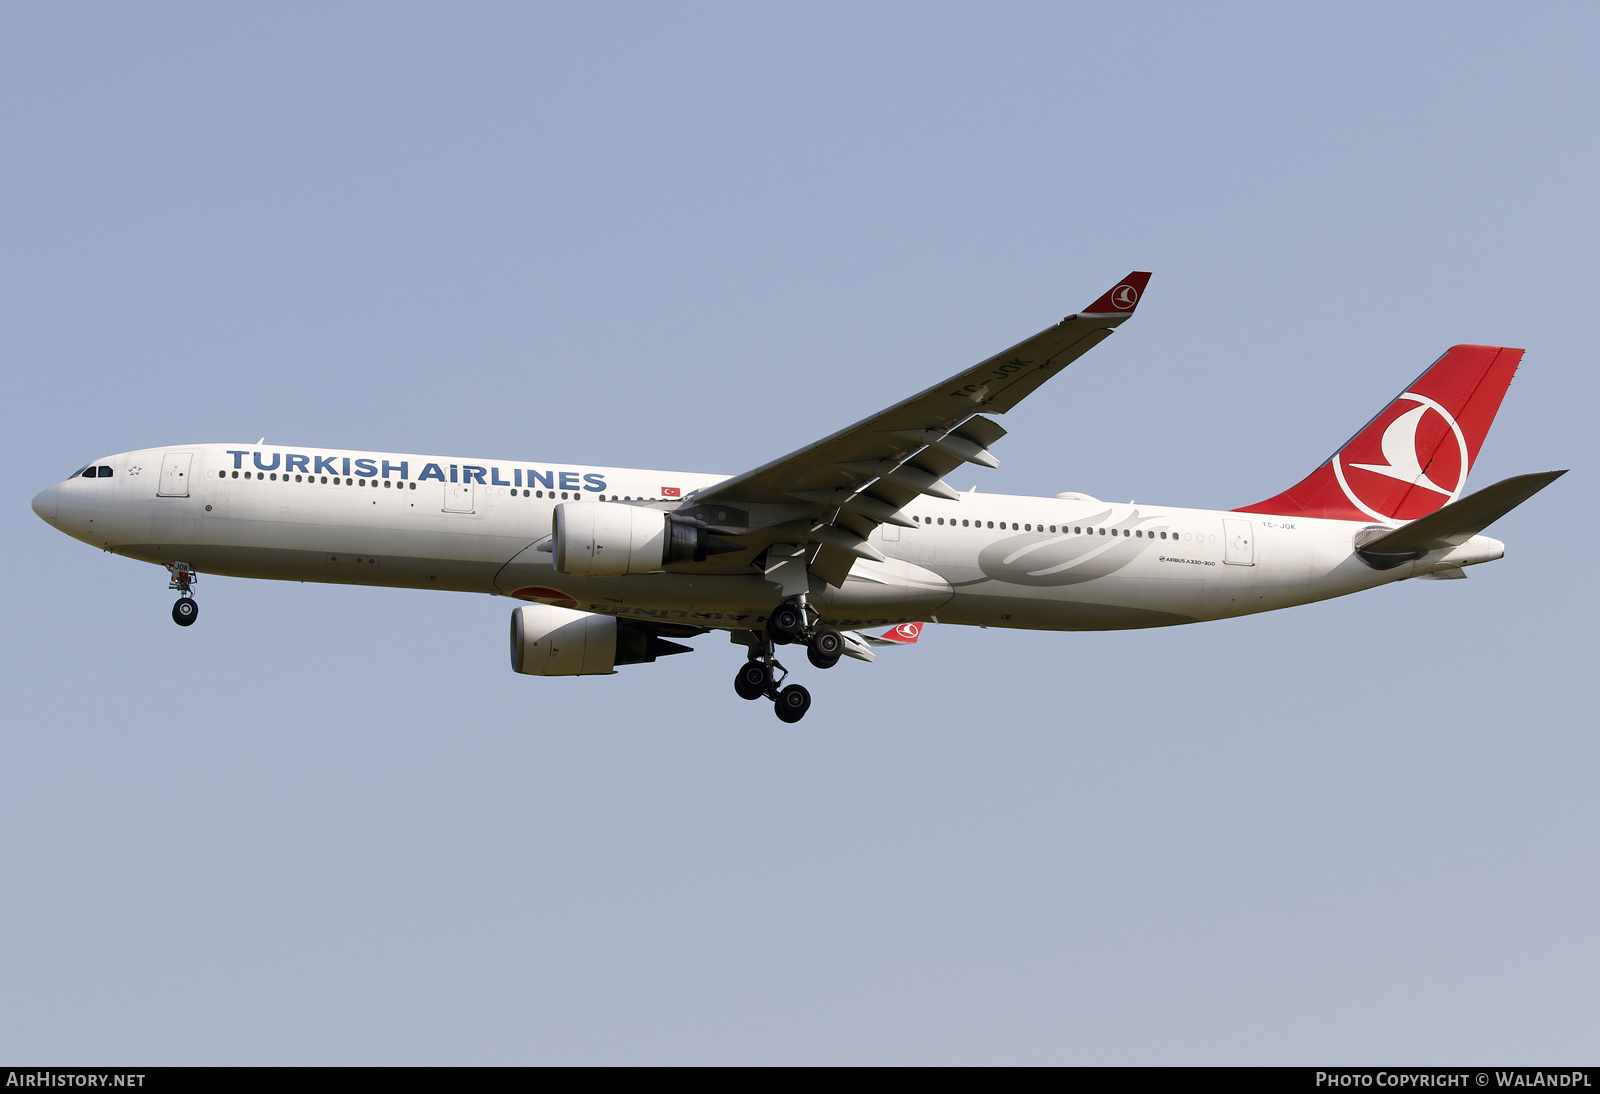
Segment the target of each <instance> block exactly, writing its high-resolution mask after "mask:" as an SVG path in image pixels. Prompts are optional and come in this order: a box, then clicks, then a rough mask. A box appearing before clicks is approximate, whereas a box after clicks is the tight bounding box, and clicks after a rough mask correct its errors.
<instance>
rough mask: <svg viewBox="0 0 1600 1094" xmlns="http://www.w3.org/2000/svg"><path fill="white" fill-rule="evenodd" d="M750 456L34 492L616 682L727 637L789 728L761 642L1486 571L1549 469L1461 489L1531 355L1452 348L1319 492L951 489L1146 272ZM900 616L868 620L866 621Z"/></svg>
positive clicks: (108, 460) (84, 535)
mask: <svg viewBox="0 0 1600 1094" xmlns="http://www.w3.org/2000/svg"><path fill="white" fill-rule="evenodd" d="M1149 278H1150V275H1149V274H1147V273H1132V274H1129V275H1128V277H1127V278H1126V279H1125V280H1123V281H1121V282H1118V284H1117V285H1116V286H1115V287H1114V288H1112V289H1111V290H1110V291H1109V292H1107V293H1106V294H1105V295H1104V296H1102V297H1100V299H1098V300H1096V301H1095V302H1094V303H1093V304H1091V305H1089V307H1088V308H1086V309H1085V310H1084V311H1081V312H1079V313H1077V314H1075V315H1069V316H1067V317H1066V318H1065V319H1063V320H1061V322H1059V323H1057V324H1055V325H1054V326H1052V327H1050V328H1049V329H1047V330H1045V331H1043V332H1042V333H1040V334H1037V335H1035V336H1033V337H1032V338H1029V339H1027V340H1026V341H1024V342H1021V343H1019V344H1017V345H1015V346H1013V347H1011V348H1010V349H1008V350H1006V351H1005V352H1004V353H1001V354H997V355H996V356H994V357H991V358H990V359H989V360H987V361H984V362H982V363H981V364H978V365H975V366H973V367H972V368H970V369H967V370H966V371H965V372H962V373H961V374H959V375H957V376H954V377H952V378H951V379H949V380H946V381H945V382H944V383H941V384H936V385H934V386H933V387H931V388H929V389H928V390H926V391H924V392H922V393H921V394H920V395H914V396H912V397H911V398H909V399H906V400H905V401H904V402H901V403H897V404H896V405H894V406H892V407H890V408H889V409H887V410H885V411H883V412H881V413H879V414H875V415H873V416H872V417H870V418H867V419H866V420H864V421H861V422H858V423H857V424H855V425H853V426H851V427H849V428H848V429H844V430H841V431H840V432H838V433H835V434H833V435H832V436H830V437H826V438H824V439H823V440H820V441H818V442H816V443H815V444H812V445H808V446H807V447H805V448H802V449H800V450H799V451H798V452H793V453H791V454H789V455H787V456H784V457H783V458H781V459H778V460H774V461H773V462H771V463H769V464H766V465H765V466H763V467H758V468H756V469H754V470H753V471H747V472H745V473H744V474H742V475H735V476H733V477H732V478H728V477H726V476H722V475H702V474H686V473H679V472H671V471H639V470H630V469H624V468H614V467H586V466H571V465H565V464H548V463H529V462H527V461H521V460H490V459H474V458H470V457H456V456H425V455H417V454H415V453H393V452H350V451H343V450H338V449H327V448H311V447H294V448H290V447H288V446H282V445H266V444H263V443H260V442H258V443H257V444H254V445H251V444H188V445H170V446H166V447H162V448H150V449H145V450H143V451H138V452H124V453H122V454H121V455H116V456H106V457H103V458H101V459H98V460H96V461H95V462H94V463H93V464H91V465H89V466H88V467H86V468H83V469H82V470H80V471H78V472H76V473H75V474H74V475H73V476H72V477H71V478H69V479H67V480H65V481H64V482H61V483H58V484H56V485H55V486H51V487H49V488H47V489H46V490H44V491H43V492H41V493H40V494H39V495H38V496H37V497H36V498H34V499H33V508H34V511H35V512H37V513H38V514H39V515H40V516H41V517H43V518H44V519H45V520H46V521H48V522H50V523H51V524H52V525H54V526H55V527H57V528H59V529H60V530H61V531H63V532H66V533H67V534H68V535H70V536H74V537H76V538H77V539H81V540H83V541H84V542H85V543H90V544H93V545H94V546H96V547H100V548H103V549H105V550H107V551H111V552H113V553H115V554H120V555H127V556H128V557H130V558H136V559H140V560H142V561H145V562H153V563H155V564H157V565H160V566H164V567H166V568H167V570H168V571H169V572H170V575H171V577H170V587H171V588H174V589H176V590H177V591H178V593H179V598H178V601H177V603H176V604H175V605H174V606H173V610H172V617H173V619H174V620H176V621H177V622H178V623H179V624H180V625H183V626H189V625H190V624H192V623H193V622H194V621H195V618H196V616H197V613H198V610H199V609H198V606H197V605H196V603H195V600H194V596H193V586H194V583H195V579H196V575H197V574H199V573H211V574H226V575H230V576H234V577H261V578H276V579H279V580H285V581H327V582H344V583H347V584H358V585H388V586H395V587H401V588H411V589H453V590H460V591H468V592H482V593H498V594H502V595H505V596H510V597H515V598H516V599H518V600H522V601H527V603H526V604H523V605H520V606H518V607H517V608H516V609H514V610H513V611H512V613H511V667H512V668H513V669H514V670H516V671H517V672H520V673H527V674H529V675H533V676H584V675H595V674H606V673H611V672H614V671H615V670H616V667H617V666H619V665H633V664H639V663H642V662H650V661H655V660H656V659H657V658H658V657H662V656H665V655H667V654H674V653H684V652H688V647H686V646H683V645H680V644H679V643H678V642H675V641H673V639H682V638H688V637H691V636H694V635H698V634H703V633H705V632H707V631H711V630H723V631H727V632H729V635H730V636H731V638H732V639H733V641H734V642H735V643H737V644H740V645H743V646H744V647H746V650H747V651H748V656H747V659H746V661H745V663H744V665H743V667H741V668H740V669H739V672H738V674H737V676H736V678H735V680H734V689H735V690H736V691H737V692H738V694H739V695H740V696H742V697H743V698H745V699H760V698H766V699H769V700H772V702H773V704H774V707H775V709H776V711H777V714H778V717H779V718H781V719H783V720H784V721H786V722H795V721H798V720H799V719H800V718H801V717H803V716H804V715H805V712H806V710H807V708H808V707H809V706H810V705H811V696H810V693H809V692H808V691H807V690H806V689H805V688H804V687H803V686H801V685H799V684H789V685H788V686H786V687H785V686H783V684H784V680H785V677H787V675H788V670H786V669H785V668H784V667H783V666H782V665H780V664H779V663H778V660H777V658H776V656H775V654H776V652H777V651H778V649H779V647H783V646H787V645H792V644H803V645H804V647H805V650H806V656H807V658H808V659H809V660H810V662H811V663H812V664H813V665H814V666H816V667H817V668H820V669H826V668H831V667H832V666H834V665H835V664H837V663H838V661H839V659H840V658H841V657H844V656H849V657H854V658H857V659H859V660H863V661H871V660H872V659H873V656H874V650H875V648H878V647H882V646H885V645H894V644H901V645H907V644H910V643H914V642H915V641H916V640H917V636H918V634H919V632H920V628H921V622H920V621H922V620H933V621H936V622H940V623H959V624H968V625H973V626H981V627H1019V628H1026V629H1033V630H1115V629H1124V628H1131V627H1166V626H1172V625H1175V624H1179V623H1197V622H1200V621H1202V620H1208V619H1222V618H1225V617H1228V616H1235V615H1245V614H1248V613H1251V612H1264V611H1270V610H1272V609H1275V608H1286V607H1289V606H1290V605H1292V604H1305V603H1309V602H1311V601H1314V600H1326V599H1327V598H1329V597H1334V596H1343V595H1344V594H1346V593H1353V592H1357V591H1359V590H1362V589H1370V588H1373V587H1374V586H1377V585H1385V584H1388V583H1389V582H1391V581H1401V580H1404V579H1406V578H1412V577H1429V578H1459V577H1462V576H1464V575H1463V573H1462V568H1463V567H1466V566H1472V565H1476V564H1477V563H1480V562H1489V561H1492V560H1494V559H1497V558H1500V557H1501V555H1502V554H1503V553H1504V547H1503V545H1502V544H1501V543H1500V542H1499V541H1497V540H1493V539H1490V538H1489V537H1487V536H1484V535H1481V534H1480V533H1481V532H1482V531H1483V529H1484V528H1486V527H1488V526H1489V524H1490V523H1491V522H1492V521H1494V520H1496V519H1497V518H1499V517H1501V516H1503V515H1504V514H1505V513H1507V512H1509V511H1510V510H1511V509H1513V508H1515V507H1516V506H1517V505H1520V504H1521V503H1522V502H1524V501H1526V500H1527V499H1528V498H1530V497H1532V496H1533V495H1534V494H1535V493H1536V492H1538V491H1539V490H1541V489H1543V488H1544V487H1545V486H1547V485H1549V483H1551V482H1552V481H1554V480H1555V479H1556V478H1557V477H1558V476H1559V475H1561V474H1563V472H1561V471H1548V472H1543V473H1540V474H1532V475H1519V476H1516V477H1515V478H1510V479H1506V480H1505V481H1503V482H1498V483H1495V484H1494V485H1493V486H1490V487H1487V488H1486V489H1483V490H1480V491H1478V492H1477V493H1474V494H1469V495H1467V496H1465V497H1463V496H1462V490H1463V488H1464V487H1465V485H1466V481H1467V473H1468V471H1470V470H1471V467H1472V461H1473V459H1474V458H1476V456H1477V454H1478V449H1479V447H1480V446H1481V445H1482V444H1483V440H1484V437H1485V435H1486V434H1487V433H1488V431H1489V425H1490V423H1491V422H1493V420H1494V416H1495V412H1496V411H1497V410H1498V409H1499V407H1500V401H1501V399H1502V398H1503V397H1504V395H1505V392H1506V388H1507V386H1508V385H1509V384H1510V383H1511V377H1512V374H1513V373H1515V372H1516V369H1517V364H1518V362H1519V361H1520V360H1521V359H1522V351H1521V350H1519V349H1503V348H1500V347H1496V346H1455V347H1453V348H1452V349H1450V350H1448V351H1447V352H1446V353H1445V354H1444V356H1442V357H1440V358H1439V359H1438V360H1437V361H1435V362H1434V363H1433V365H1432V366H1431V367H1430V368H1429V369H1428V370H1427V371H1426V372H1424V373H1423V374H1422V375H1421V376H1420V377H1418V378H1417V380H1416V381H1415V382H1414V383H1412V384H1411V385H1410V386H1409V387H1407V388H1406V389H1405V391H1403V392H1402V393H1401V394H1400V396H1399V397H1398V398H1396V399H1395V400H1394V401H1393V402H1392V403H1390V404H1389V406H1388V407H1387V408H1385V409H1384V410H1383V412H1382V413H1380V414H1379V415H1378V416H1377V417H1376V418H1374V419H1372V421H1371V422H1369V423H1368V424H1367V425H1366V426H1365V427H1364V428H1363V429H1362V430H1361V431H1360V432H1359V433H1357V434H1356V435H1355V437H1354V438H1353V439H1352V440H1351V441H1350V442H1349V443H1348V444H1346V445H1345V446H1344V447H1343V448H1341V449H1339V451H1337V452H1335V453H1334V454H1333V456H1332V457H1330V458H1329V460H1328V461H1327V462H1326V463H1324V464H1323V465H1322V466H1321V467H1319V468H1317V469H1316V470H1315V471H1313V472H1312V473H1311V475H1310V476H1309V477H1307V478H1306V479H1305V480H1304V481H1302V482H1300V483H1298V484H1297V485H1295V486H1293V487H1290V488H1289V489H1288V490H1286V491H1284V492H1283V493H1281V494H1279V495H1277V496H1276V497H1273V498H1269V499H1267V500H1266V501H1261V502H1257V503H1256V504H1254V505H1246V506H1244V507H1243V508H1240V509H1234V510H1230V511H1225V512H1219V511H1213V510H1205V509H1180V508H1176V507H1173V506H1168V505H1135V504H1133V503H1132V502H1129V503H1128V504H1126V505H1122V504H1116V503H1113V502H1103V501H1099V500H1097V499H1095V498H1091V497H1088V496H1087V495H1084V494H1072V493H1069V494H1057V495H1056V496H1055V497H1053V498H1035V497H1015V496H1007V495H1003V494H979V493H977V492H976V489H974V490H973V491H971V492H969V493H965V494H962V493H957V492H956V491H955V490H952V489H951V488H950V487H949V486H947V485H946V484H945V482H944V481H943V478H944V476H945V475H947V474H949V473H950V472H951V471H953V470H955V469H956V468H957V467H959V466H960V465H961V464H963V463H972V464H978V465H980V466H982V467H996V466H998V464H997V463H996V461H995V458H994V457H993V456H992V455H990V454H989V449H990V448H991V447H992V446H993V445H994V443H995V442H996V441H998V440H999V439H1000V438H1001V437H1002V436H1004V434H1005V432H1006V431H1005V430H1004V429H1003V428H1002V427H1001V426H1000V425H999V424H998V423H996V422H995V420H994V418H993V417H991V415H996V414H1004V413H1005V412H1006V411H1008V410H1010V409H1011V408H1012V407H1014V406H1016V405H1017V404H1018V403H1019V402H1021V401H1022V400H1023V399H1024V398H1026V397H1027V396H1028V395H1030V394H1032V393H1033V392H1034V391H1035V390H1036V389H1038V388H1039V387H1040V386H1041V385H1042V384H1043V383H1044V382H1045V381H1046V380H1049V379H1050V378H1051V377H1052V376H1054V375H1056V374H1057V373H1058V372H1060V371H1061V370H1062V369H1064V368H1066V367H1067V366H1068V365H1069V364H1071V363H1072V362H1073V361H1075V360H1076V359H1077V358H1078V357H1079V356H1081V355H1082V354H1084V353H1086V352H1088V351H1089V350H1090V349H1091V348H1093V347H1094V346H1095V345H1097V344H1099V343H1100V342H1102V341H1104V340H1105V339H1106V338H1107V337H1108V336H1109V335H1110V334H1111V332H1112V331H1113V330H1115V329H1116V328H1117V326H1118V325H1119V324H1121V323H1122V322H1124V321H1125V320H1126V319H1127V318H1128V317H1129V316H1131V315H1132V314H1133V312H1134V309H1135V307H1137V305H1138V303H1139V298H1140V297H1141V295H1143V293H1144V289H1145V285H1146V283H1147V282H1148V281H1149ZM885 626H887V627H888V628H889V629H888V630H887V631H885V632H884V633H882V634H868V633H865V632H866V630H867V629H868V628H871V629H873V630H877V629H878V628H881V627H885Z"/></svg>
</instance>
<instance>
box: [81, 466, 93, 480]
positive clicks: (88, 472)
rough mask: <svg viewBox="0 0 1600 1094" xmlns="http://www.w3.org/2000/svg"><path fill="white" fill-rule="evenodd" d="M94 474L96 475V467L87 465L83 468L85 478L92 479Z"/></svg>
mask: <svg viewBox="0 0 1600 1094" xmlns="http://www.w3.org/2000/svg"><path fill="white" fill-rule="evenodd" d="M94 475H95V469H94V468H92V467H85V468H84V469H83V477H84V478H86V479H92V478H94Z"/></svg>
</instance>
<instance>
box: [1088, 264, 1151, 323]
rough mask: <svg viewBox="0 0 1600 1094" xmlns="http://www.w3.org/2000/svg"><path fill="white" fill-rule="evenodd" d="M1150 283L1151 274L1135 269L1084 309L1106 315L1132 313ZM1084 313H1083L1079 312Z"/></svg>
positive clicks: (1095, 313)
mask: <svg viewBox="0 0 1600 1094" xmlns="http://www.w3.org/2000/svg"><path fill="white" fill-rule="evenodd" d="M1149 283H1150V274H1149V272H1148V271H1145V270H1135V271H1133V273H1131V274H1129V275H1128V276H1127V277H1124V278H1123V279H1122V280H1121V281H1119V282H1117V284H1116V286H1115V287H1114V288H1113V289H1112V290H1111V291H1110V292H1108V293H1106V294H1105V295H1104V296H1102V297H1101V298H1100V299H1099V300H1096V301H1095V302H1094V303H1093V304H1090V305H1089V306H1088V307H1087V308H1084V309H1083V311H1084V312H1087V313H1090V314H1094V315H1104V314H1106V313H1110V314H1112V315H1118V314H1121V315H1131V314H1133V309H1134V308H1137V307H1138V306H1139V298H1140V297H1141V296H1143V295H1144V287H1145V286H1146V285H1148V284H1149ZM1079 314H1083V313H1081V312H1080V313H1079Z"/></svg>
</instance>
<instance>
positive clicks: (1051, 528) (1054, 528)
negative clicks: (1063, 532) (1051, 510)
mask: <svg viewBox="0 0 1600 1094" xmlns="http://www.w3.org/2000/svg"><path fill="white" fill-rule="evenodd" d="M1050 530H1051V531H1052V532H1054V531H1055V530H1056V526H1055V525H1054V524H1052V525H1051V526H1050Z"/></svg>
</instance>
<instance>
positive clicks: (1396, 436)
mask: <svg viewBox="0 0 1600 1094" xmlns="http://www.w3.org/2000/svg"><path fill="white" fill-rule="evenodd" d="M1407 402H1410V403H1415V404H1417V405H1416V406H1414V407H1411V408H1409V409H1406V410H1404V412H1403V413H1401V414H1399V415H1398V416H1396V417H1395V418H1393V419H1392V420H1391V421H1390V422H1389V423H1388V424H1387V425H1386V426H1384V429H1383V435H1382V438H1381V440H1380V441H1379V443H1378V446H1377V447H1378V451H1377V452H1371V451H1370V449H1371V448H1372V443H1371V442H1372V438H1370V437H1368V436H1366V434H1367V433H1369V432H1370V431H1371V429H1372V428H1373V427H1375V426H1377V425H1378V423H1377V422H1374V423H1372V426H1369V427H1368V429H1367V430H1363V431H1362V436H1361V437H1358V438H1357V439H1356V441H1354V442H1352V443H1351V444H1350V445H1348V446H1347V447H1346V448H1344V449H1343V450H1342V451H1340V452H1339V453H1338V454H1337V455H1335V456H1334V458H1333V473H1334V476H1335V477H1336V478H1337V479H1338V480H1339V486H1340V488H1341V489H1342V490H1343V491H1344V495H1345V497H1347V498H1349V499H1350V503H1351V504H1352V505H1354V506H1355V507H1356V508H1357V509H1359V510H1361V511H1362V512H1363V513H1365V514H1367V515H1368V516H1369V517H1372V518H1373V519H1375V520H1381V521H1384V522H1385V523H1393V522H1394V521H1397V520H1414V519H1416V517H1418V516H1422V515H1424V514H1425V513H1426V512H1432V511H1433V510H1434V509H1436V508H1438V506H1439V505H1441V504H1445V503H1448V502H1452V501H1455V500H1456V499H1457V498H1458V497H1460V496H1461V490H1462V488H1463V487H1465V486H1466V484H1467V472H1468V470H1470V468H1471V462H1472V461H1471V456H1470V455H1469V453H1468V451H1467V439H1466V437H1465V435H1463V434H1462V432H1461V426H1460V425H1458V424H1457V423H1456V420H1455V417H1454V416H1453V415H1452V414H1451V413H1450V412H1449V411H1448V410H1446V409H1445V408H1444V407H1442V406H1440V405H1439V404H1438V403H1436V402H1435V401H1434V400H1432V399H1430V398H1428V397H1427V396H1426V395H1418V394H1417V393H1416V392H1414V391H1408V392H1406V393H1405V394H1404V395H1402V396H1400V398H1398V399H1396V400H1395V402H1394V406H1396V407H1400V406H1401V405H1402V404H1404V403H1407ZM1429 414H1437V415H1438V416H1439V417H1440V418H1441V419H1443V422H1442V424H1443V425H1444V426H1447V427H1448V428H1449V431H1450V433H1452V434H1453V435H1454V437H1455V444H1453V445H1451V444H1449V443H1447V441H1446V438H1444V437H1443V436H1442V435H1441V432H1442V431H1441V430H1440V428H1439V426H1438V425H1434V426H1433V427H1432V428H1430V429H1428V430H1426V432H1424V419H1426V418H1427V417H1428V415H1429ZM1428 434H1431V437H1430V436H1428ZM1423 446H1426V447H1425V448H1424V447H1423ZM1380 455H1381V456H1382V458H1383V462H1382V463H1379V462H1376V460H1375V459H1373V457H1377V456H1380ZM1351 456H1365V457H1367V458H1368V459H1369V460H1373V462H1367V463H1357V462H1354V460H1351V459H1349V457H1351ZM1355 471H1359V472H1365V473H1366V474H1367V475H1377V476H1381V478H1382V479H1389V480H1393V481H1398V482H1402V483H1405V484H1406V485H1407V486H1414V487H1419V488H1421V489H1423V490H1427V491H1431V492H1432V493H1434V494H1440V495H1443V497H1444V502H1438V501H1433V502H1428V503H1427V504H1426V505H1425V506H1422V507H1421V508H1422V511H1421V512H1416V513H1409V512H1408V513H1405V514H1402V513H1401V512H1399V507H1400V506H1401V505H1402V503H1403V502H1404V500H1405V497H1406V494H1408V493H1409V491H1406V492H1401V493H1400V494H1398V495H1396V492H1395V490H1394V488H1393V486H1392V485H1389V486H1388V487H1385V485H1384V484H1383V483H1382V482H1381V481H1377V482H1374V481H1373V480H1371V479H1366V478H1364V477H1363V476H1357V475H1352V474H1350V473H1349V472H1355ZM1433 476H1437V478H1435V477H1433ZM1438 479H1443V480H1444V481H1445V482H1447V483H1449V485H1444V484H1442V483H1441V482H1439V481H1438ZM1405 508H1406V509H1408V510H1410V509H1412V508H1416V506H1412V505H1408V506H1406V507H1405ZM1383 510H1390V511H1389V512H1384V511H1383Z"/></svg>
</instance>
